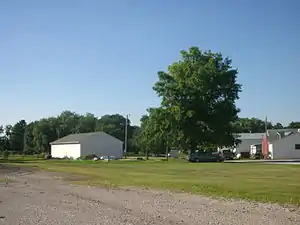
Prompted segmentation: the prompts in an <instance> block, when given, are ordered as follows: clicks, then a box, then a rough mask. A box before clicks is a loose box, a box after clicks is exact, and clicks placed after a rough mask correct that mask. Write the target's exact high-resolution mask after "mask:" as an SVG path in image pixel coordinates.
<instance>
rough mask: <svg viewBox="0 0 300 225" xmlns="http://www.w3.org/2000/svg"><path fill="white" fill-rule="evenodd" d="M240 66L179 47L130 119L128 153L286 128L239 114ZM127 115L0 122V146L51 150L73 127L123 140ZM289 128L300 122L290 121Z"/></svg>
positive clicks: (229, 140) (228, 142)
mask: <svg viewBox="0 0 300 225" xmlns="http://www.w3.org/2000/svg"><path fill="white" fill-rule="evenodd" d="M237 75H238V70H237V69H235V68H233V66H232V61H231V59H229V58H228V57H223V56H222V54H221V53H213V52H211V51H201V50H200V49H199V48H197V47H191V48H190V49H189V50H188V51H181V52H180V60H179V61H177V62H174V63H173V64H172V65H170V66H169V67H168V71H166V72H165V71H159V72H158V81H157V82H156V83H155V84H154V86H153V90H154V91H155V92H156V93H157V95H158V97H160V99H161V103H160V105H159V106H158V107H156V108H149V109H147V113H146V114H145V115H143V116H142V118H141V120H140V121H141V124H140V126H133V125H131V122H130V121H128V148H127V149H128V152H129V153H139V152H143V153H146V154H147V156H148V154H149V153H154V154H156V153H163V152H165V151H166V150H168V149H170V148H176V149H181V150H183V151H193V150H195V149H197V148H199V147H205V146H216V145H217V146H232V145H233V144H234V143H236V141H237V140H236V136H235V135H234V134H235V133H262V132H264V131H265V127H267V128H268V129H271V128H274V129H282V128H285V127H284V126H283V125H282V124H280V123H275V124H272V123H270V122H268V123H267V126H266V125H265V121H264V120H261V119H258V118H239V117H238V113H239V112H240V109H238V108H237V107H236V104H235V103H236V100H238V99H239V93H240V92H241V91H242V85H241V84H238V83H237ZM125 124H126V118H125V117H124V116H122V115H120V114H113V115H104V116H101V117H99V118H98V117H96V116H95V115H93V114H91V113H87V114H85V115H80V114H77V113H75V112H71V111H64V112H62V113H61V114H60V115H59V116H57V117H49V118H44V119H41V120H38V121H34V122H30V123H26V121H25V120H21V121H19V122H17V123H16V124H14V125H6V126H0V151H14V152H16V153H20V154H37V153H49V152H50V145H49V143H50V142H52V141H54V140H56V139H58V138H60V137H63V136H66V135H68V134H74V133H85V132H95V131H104V132H106V133H108V134H111V135H112V136H114V137H116V138H118V139H120V140H122V141H124V137H125V133H124V131H125ZM286 128H300V122H291V123H290V124H289V125H288V126H287V127H286Z"/></svg>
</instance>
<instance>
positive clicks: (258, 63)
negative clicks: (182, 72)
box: [0, 0, 300, 124]
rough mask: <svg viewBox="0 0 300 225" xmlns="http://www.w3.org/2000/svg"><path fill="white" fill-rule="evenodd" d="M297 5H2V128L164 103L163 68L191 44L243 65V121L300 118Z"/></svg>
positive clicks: (127, 0)
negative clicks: (159, 84)
mask: <svg viewBox="0 0 300 225" xmlns="http://www.w3.org/2000/svg"><path fill="white" fill-rule="evenodd" d="M299 11H300V2H299V1H297V0H288V1H283V0H264V1H258V0H257V1H256V0H252V1H250V0H248V1H246V0H242V1H234V0H228V1H222V0H210V1H207V0H205V1H204V0H203V1H201V0H194V1H193V0H188V1H180V0H164V1H161V0H151V1H144V0H118V1H117V0H115V1H113V0H107V1H101V0H86V1H84V0H81V1H76V0H52V1H40V0H26V1H23V0H10V1H2V2H1V3H0V32H1V35H0V86H1V89H0V91H1V95H0V96H1V97H0V100H1V110H0V124H8V123H14V122H16V121H17V120H20V119H26V120H27V121H32V120H36V119H39V118H42V117H46V116H55V115H58V114H59V113H60V112H61V111H62V110H66V109H67V110H72V111H76V112H79V113H85V112H91V113H94V114H95V115H97V116H101V115H103V114H106V113H123V114H126V113H130V114H131V119H132V121H133V123H138V122H139V119H140V116H141V115H142V114H143V113H145V110H146V108H148V107H150V106H157V105H158V104H159V99H158V97H157V96H156V94H155V93H154V91H153V90H152V86H153V84H154V83H155V81H156V80H157V71H159V70H166V69H167V66H168V65H169V64H171V63H172V62H174V61H176V60H178V59H179V51H180V50H182V49H188V48H189V47H190V46H198V47H200V48H201V49H203V50H207V49H211V50H212V51H217V52H222V53H223V54H224V55H225V56H229V57H231V58H232V60H233V66H234V67H237V68H238V69H239V79H238V81H239V82H240V83H241V84H242V85H243V92H242V93H241V95H240V100H239V101H238V102H237V104H238V107H240V108H241V110H242V111H241V114H240V116H247V117H259V118H262V119H264V117H265V116H266V115H267V116H268V118H269V119H270V120H271V121H273V122H277V121H279V122H282V123H283V124H286V123H288V122H289V121H291V120H294V121H296V120H300V118H299V115H300V104H299V97H298V96H299V89H298V88H299V85H300V73H299V67H298V66H299V63H300V62H299V60H300V55H299V52H300V41H299V40H300V29H299V28H300V15H299Z"/></svg>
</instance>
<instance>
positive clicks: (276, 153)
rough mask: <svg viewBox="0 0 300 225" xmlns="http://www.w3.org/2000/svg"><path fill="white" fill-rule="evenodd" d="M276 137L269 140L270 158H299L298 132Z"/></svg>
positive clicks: (299, 142) (299, 137)
mask: <svg viewBox="0 0 300 225" xmlns="http://www.w3.org/2000/svg"><path fill="white" fill-rule="evenodd" d="M278 137H279V138H278V139H277V140H269V153H270V156H271V159H300V133H299V132H291V133H290V134H288V135H286V136H280V135H278Z"/></svg>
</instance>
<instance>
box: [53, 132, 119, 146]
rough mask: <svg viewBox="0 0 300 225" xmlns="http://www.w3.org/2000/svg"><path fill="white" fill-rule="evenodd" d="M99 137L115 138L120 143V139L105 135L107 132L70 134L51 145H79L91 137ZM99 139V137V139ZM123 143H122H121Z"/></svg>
mask: <svg viewBox="0 0 300 225" xmlns="http://www.w3.org/2000/svg"><path fill="white" fill-rule="evenodd" d="M95 136H99V139H100V138H107V137H110V138H114V139H116V141H120V140H119V139H117V138H115V137H113V136H111V135H109V134H107V133H105V132H90V133H80V134H70V135H68V136H65V137H63V138H60V139H58V140H56V141H53V142H50V144H51V145H57V144H79V143H80V142H81V141H83V140H85V139H88V138H90V137H95ZM97 138H98V137H97ZM120 142H122V141H120Z"/></svg>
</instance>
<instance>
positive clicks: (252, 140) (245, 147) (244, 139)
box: [234, 133, 264, 153]
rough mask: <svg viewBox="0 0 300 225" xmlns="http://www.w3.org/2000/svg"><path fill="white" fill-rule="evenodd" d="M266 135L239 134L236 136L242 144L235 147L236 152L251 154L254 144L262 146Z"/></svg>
mask: <svg viewBox="0 0 300 225" xmlns="http://www.w3.org/2000/svg"><path fill="white" fill-rule="evenodd" d="M263 136H264V133H239V134H237V135H236V137H237V139H239V140H240V143H239V144H238V145H237V146H236V147H235V149H234V152H236V153H241V152H249V153H250V146H251V145H254V144H261V143H262V140H263Z"/></svg>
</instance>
